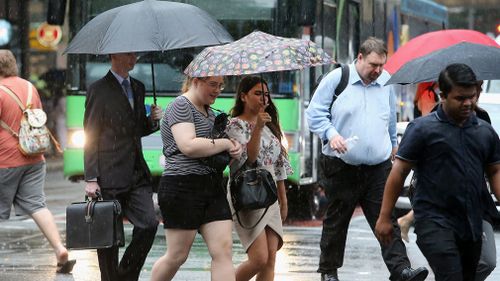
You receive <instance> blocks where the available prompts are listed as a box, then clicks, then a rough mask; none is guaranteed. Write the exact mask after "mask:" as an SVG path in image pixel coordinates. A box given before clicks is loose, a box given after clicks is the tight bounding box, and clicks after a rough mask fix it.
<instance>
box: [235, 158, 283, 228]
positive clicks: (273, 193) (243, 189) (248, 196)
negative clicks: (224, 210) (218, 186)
mask: <svg viewBox="0 0 500 281" xmlns="http://www.w3.org/2000/svg"><path fill="white" fill-rule="evenodd" d="M230 189H231V200H232V203H233V207H234V210H235V212H236V217H237V219H238V222H239V223H240V225H241V226H242V227H243V228H248V229H249V228H254V227H255V226H256V225H257V224H259V223H260V221H261V220H262V218H264V215H265V214H266V213H267V210H268V209H269V207H270V206H271V205H272V204H274V202H276V200H278V190H277V188H276V182H275V181H274V178H273V176H272V175H271V173H270V172H269V171H268V170H266V169H264V168H263V167H258V166H257V165H256V164H254V165H251V166H248V165H243V167H241V168H240V169H239V170H238V171H237V172H236V173H235V174H234V175H233V176H232V177H231V182H230ZM263 208H265V211H264V213H263V214H262V216H261V217H260V218H259V220H258V221H257V222H256V223H255V224H254V225H253V226H251V227H246V226H245V225H244V224H243V223H241V219H240V216H239V214H238V212H239V211H249V210H257V209H263Z"/></svg>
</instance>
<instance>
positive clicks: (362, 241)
mask: <svg viewBox="0 0 500 281" xmlns="http://www.w3.org/2000/svg"><path fill="white" fill-rule="evenodd" d="M45 190H46V194H47V197H48V201H47V203H48V206H49V209H50V210H51V211H52V212H53V214H54V216H55V218H56V222H57V225H58V227H59V229H60V231H61V232H62V234H63V235H64V226H65V215H64V213H65V208H66V206H67V205H68V204H69V203H71V202H75V201H81V200H82V199H83V184H82V183H70V182H68V181H66V180H64V179H63V178H62V173H61V172H59V171H58V170H54V171H52V172H49V174H48V177H47V183H46V188H45ZM297 225H299V226H297ZM300 225H308V226H300ZM310 225H320V223H319V222H303V223H294V224H293V226H291V225H288V226H286V227H285V229H284V233H285V237H284V239H285V243H284V246H283V248H282V249H281V250H280V251H279V252H278V256H277V261H276V278H275V280H276V281H285V280H286V281H313V280H314V281H316V280H320V277H319V274H318V273H316V269H317V265H318V259H319V253H320V250H319V241H320V236H321V227H320V226H310ZM131 231H132V227H131V225H129V224H126V225H125V233H126V238H127V241H128V240H129V239H130V235H131ZM233 237H234V250H233V252H234V257H233V260H234V263H235V265H237V264H239V263H240V262H242V261H243V260H245V258H246V256H245V254H244V252H243V249H242V248H241V245H240V244H239V242H238V238H237V236H236V235H234V236H233ZM495 238H496V241H497V259H499V260H500V247H499V246H500V233H499V232H496V233H495ZM410 239H411V241H412V242H410V243H408V244H407V251H408V255H409V257H410V260H411V261H412V263H413V266H414V267H418V266H425V265H426V264H427V263H426V261H425V259H424V257H423V256H422V254H421V253H420V251H419V249H418V247H417V246H416V244H415V243H414V241H415V239H416V237H415V235H414V234H413V233H410ZM165 249H166V245H165V237H164V232H163V229H162V228H161V227H159V228H158V234H157V236H156V240H155V242H154V245H153V248H152V250H151V252H150V253H149V255H148V258H147V260H146V264H145V266H144V268H143V271H142V272H141V277H140V280H149V279H150V276H151V275H150V274H151V267H152V265H153V263H154V262H155V261H156V260H157V259H158V257H159V256H161V255H163V254H164V252H165ZM122 250H123V248H122ZM70 258H71V259H76V260H77V263H76V265H75V268H74V270H73V274H67V275H64V274H55V263H56V259H55V256H54V255H53V253H52V251H51V248H50V245H49V244H48V242H47V241H46V240H45V239H44V238H43V236H42V235H41V233H40V232H39V231H38V228H37V227H36V225H35V223H34V222H33V221H32V220H31V219H29V218H26V217H13V218H11V220H9V221H6V222H1V223H0V281H4V280H5V281H18V280H19V281H20V280H23V281H24V280H30V281H31V280H41V281H42V280H43V281H44V280H50V281H66V280H76V281H87V280H88V281H99V280H100V278H99V268H98V263H97V255H96V253H95V251H90V250H79V251H71V252H70ZM339 275H340V276H339V277H340V278H341V280H348V281H353V280H354V281H358V280H359V281H368V280H376V281H378V280H388V277H389V273H388V271H387V269H386V267H385V265H384V263H383V261H382V258H381V256H380V248H379V246H378V243H377V241H376V239H375V238H374V236H373V234H372V233H371V230H370V229H369V226H368V224H367V223H366V221H365V219H364V217H363V215H362V213H361V212H358V213H357V214H356V215H355V217H354V218H353V220H352V222H351V225H350V227H349V234H348V241H347V248H346V253H345V261H344V266H343V267H342V268H341V269H340V270H339ZM174 280H189V281H197V280H210V257H209V256H208V251H207V248H206V246H205V244H204V242H203V240H202V239H201V237H200V236H197V238H196V240H195V243H194V245H193V247H192V250H191V252H190V255H189V258H188V260H187V262H186V263H185V264H184V265H183V266H182V267H181V269H180V271H179V272H178V273H177V275H176V276H175V278H174ZM427 280H434V277H433V275H432V274H431V275H430V276H429V277H428V278H427ZM488 280H500V269H496V270H495V271H494V272H493V274H492V275H490V277H489V278H488Z"/></svg>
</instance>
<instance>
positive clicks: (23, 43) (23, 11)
mask: <svg viewBox="0 0 500 281" xmlns="http://www.w3.org/2000/svg"><path fill="white" fill-rule="evenodd" d="M17 3H18V5H19V6H18V7H19V18H18V20H17V23H18V26H19V34H20V36H21V37H20V40H19V45H20V46H19V47H20V49H21V54H20V56H21V71H20V76H21V77H23V78H26V79H28V78H29V74H30V67H29V64H30V63H29V58H30V49H29V28H30V20H29V18H30V17H29V12H28V11H29V1H18V2H17Z"/></svg>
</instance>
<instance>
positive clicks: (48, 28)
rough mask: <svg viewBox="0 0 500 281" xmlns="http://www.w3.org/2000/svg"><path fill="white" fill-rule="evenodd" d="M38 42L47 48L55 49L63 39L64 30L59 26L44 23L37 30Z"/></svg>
mask: <svg viewBox="0 0 500 281" xmlns="http://www.w3.org/2000/svg"><path fill="white" fill-rule="evenodd" d="M36 37H37V39H38V42H40V44H42V45H43V46H45V47H55V46H56V45H57V44H59V42H60V41H61V38H62V29H61V27H60V26H59V25H50V24H48V23H42V24H41V25H40V26H39V27H38V28H37V30H36Z"/></svg>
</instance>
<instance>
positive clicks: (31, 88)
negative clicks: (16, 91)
mask: <svg viewBox="0 0 500 281" xmlns="http://www.w3.org/2000/svg"><path fill="white" fill-rule="evenodd" d="M26 83H28V98H27V99H26V108H28V109H31V98H32V97H33V85H31V82H30V81H28V80H26Z"/></svg>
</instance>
